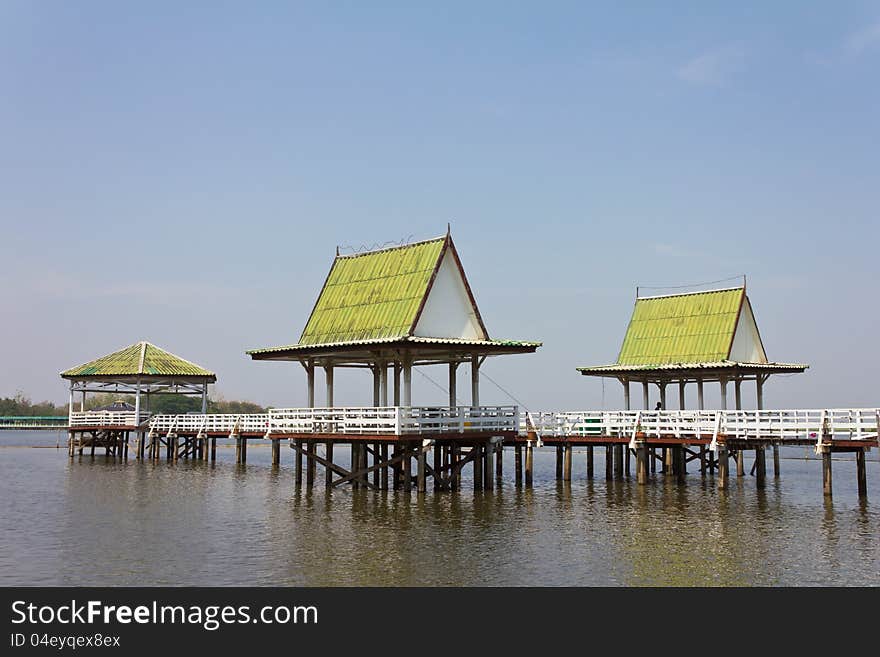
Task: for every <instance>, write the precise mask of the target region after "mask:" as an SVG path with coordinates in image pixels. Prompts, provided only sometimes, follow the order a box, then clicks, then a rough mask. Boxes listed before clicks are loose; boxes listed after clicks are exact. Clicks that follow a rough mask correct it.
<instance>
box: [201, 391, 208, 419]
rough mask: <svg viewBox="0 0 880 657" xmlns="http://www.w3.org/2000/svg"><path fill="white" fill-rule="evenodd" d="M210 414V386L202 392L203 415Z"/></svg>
mask: <svg viewBox="0 0 880 657" xmlns="http://www.w3.org/2000/svg"><path fill="white" fill-rule="evenodd" d="M207 412H208V384H207V383H205V387H204V388H203V390H202V415H204V414H205V413H207Z"/></svg>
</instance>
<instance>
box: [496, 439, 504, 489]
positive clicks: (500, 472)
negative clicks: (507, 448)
mask: <svg viewBox="0 0 880 657" xmlns="http://www.w3.org/2000/svg"><path fill="white" fill-rule="evenodd" d="M503 476H504V443H503V442H500V441H499V442H498V443H496V444H495V478H496V479H498V481H501V479H502V478H503Z"/></svg>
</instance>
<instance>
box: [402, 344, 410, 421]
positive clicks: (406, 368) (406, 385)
mask: <svg viewBox="0 0 880 657" xmlns="http://www.w3.org/2000/svg"><path fill="white" fill-rule="evenodd" d="M402 401H403V403H402V405H403V406H406V407H407V408H408V407H410V406H412V359H411V357H410V356H409V355H407V356H405V357H404V361H403V400H402Z"/></svg>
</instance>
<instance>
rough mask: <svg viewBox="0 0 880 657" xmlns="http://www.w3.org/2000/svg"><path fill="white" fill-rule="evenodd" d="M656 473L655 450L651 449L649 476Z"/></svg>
mask: <svg viewBox="0 0 880 657" xmlns="http://www.w3.org/2000/svg"><path fill="white" fill-rule="evenodd" d="M656 472H657V448H655V447H652V448H651V474H656Z"/></svg>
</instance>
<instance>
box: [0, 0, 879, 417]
mask: <svg viewBox="0 0 880 657" xmlns="http://www.w3.org/2000/svg"><path fill="white" fill-rule="evenodd" d="M412 4H419V5H421V6H419V7H413V6H411V5H412ZM428 4H429V3H380V2H364V3H356V2H349V3H315V4H307V3H293V2H278V3H271V2H260V3H241V2H239V3H232V2H230V3H219V2H210V3H209V2H205V3H200V2H185V3H181V2H157V1H151V2H142V3H139V4H135V3H118V2H110V1H108V2H90V1H86V0H84V1H81V2H75V3H73V2H34V1H32V0H23V1H17V0H4V1H3V2H0V222H2V223H0V227H2V232H0V235H2V238H0V284H2V290H3V298H2V308H3V310H2V315H0V317H2V321H0V359H2V371H0V396H6V395H11V394H13V393H14V392H15V391H16V390H18V389H20V390H23V391H24V392H25V393H27V394H29V395H30V396H31V397H32V398H33V399H35V400H41V399H46V398H48V399H51V400H53V401H57V402H61V401H64V400H66V397H67V395H66V386H65V385H64V383H63V382H62V381H61V380H60V378H59V377H58V372H59V371H60V370H62V369H64V368H67V367H70V366H73V365H76V364H78V363H81V362H84V361H87V360H90V359H92V358H94V357H97V356H99V355H103V354H105V353H108V352H110V351H113V350H115V349H117V348H120V347H123V346H126V345H128V344H131V343H133V342H135V341H137V340H141V339H146V340H150V341H152V342H154V343H156V344H158V345H160V346H163V347H165V348H167V349H169V350H170V351H172V352H175V353H177V354H179V355H181V356H184V357H186V358H189V359H190V360H194V361H195V362H197V363H199V364H202V365H204V366H206V367H208V368H210V369H213V370H214V371H216V372H217V373H218V376H219V382H218V386H217V391H218V392H219V393H221V394H222V395H223V396H225V397H227V398H247V399H251V400H254V401H258V402H262V403H265V404H272V405H276V406H277V405H302V404H304V402H305V384H304V378H305V377H304V375H303V372H302V370H301V368H299V366H298V365H294V364H288V363H254V362H251V361H250V359H249V358H248V357H247V356H245V354H244V351H245V349H248V348H253V347H261V346H269V345H277V344H288V343H292V342H295V341H296V340H297V339H298V337H299V333H300V332H301V330H302V327H303V325H304V324H305V321H306V319H307V317H308V314H309V312H310V310H311V307H312V305H313V303H314V300H315V298H316V296H317V294H318V291H319V289H320V286H321V284H322V282H323V280H324V277H325V275H326V271H327V269H328V267H329V265H330V263H331V261H332V258H333V254H334V250H335V247H336V245H337V244H340V245H349V246H352V247H359V246H361V245H372V244H381V243H384V242H387V241H400V240H402V239H406V238H410V239H413V240H417V239H424V238H429V237H433V236H436V235H440V234H442V233H444V232H445V230H446V224H447V222H451V224H452V232H453V236H454V238H455V241H456V244H457V246H458V249H459V252H460V254H461V257H462V260H463V264H464V266H465V270H466V272H467V274H468V277H469V279H470V283H471V285H472V287H473V289H474V293H475V296H476V298H477V302H478V303H479V305H480V310H481V312H482V315H483V318H484V319H485V322H486V325H487V327H488V329H489V332H490V334H491V335H492V336H493V337H509V338H522V339H537V340H543V341H544V343H545V346H544V347H543V348H542V349H540V350H539V351H538V353H537V354H535V355H526V356H513V357H509V358H498V359H492V360H490V361H488V362H487V363H486V366H485V371H486V372H487V373H488V374H489V375H490V376H491V377H492V378H493V379H495V380H496V381H498V382H500V383H501V384H502V385H503V386H504V387H505V388H506V389H508V390H509V391H510V392H511V393H513V394H514V395H515V396H516V397H517V398H518V399H520V400H521V401H522V402H523V403H524V404H525V405H526V406H528V407H529V408H533V409H538V408H546V409H551V408H569V409H574V408H599V407H601V406H602V405H603V403H604V404H605V406H606V407H619V405H620V403H621V394H620V386H619V385H618V384H614V385H612V384H611V383H608V384H606V386H607V387H606V389H605V391H604V400H603V386H602V383H601V381H600V380H594V379H586V378H584V377H581V376H580V375H578V374H577V373H576V372H575V370H574V367H575V366H576V365H588V364H604V363H609V362H613V361H614V360H615V359H616V356H617V352H618V349H619V347H620V343H621V341H622V339H623V334H624V331H625V328H626V324H627V321H628V319H629V314H630V312H631V309H632V304H633V297H634V293H635V286H636V285H652V284H656V285H678V284H684V283H699V282H702V281H712V280H716V279H721V278H724V277H727V276H733V275H737V274H747V275H748V284H749V296H750V298H751V300H752V304H753V307H754V309H755V313H756V316H757V320H758V325H759V327H760V329H761V333H762V336H763V339H764V344H765V347H766V349H767V352H768V356H769V357H770V359H771V360H777V361H789V362H792V361H795V362H808V363H810V364H811V369H810V370H808V372H807V373H806V374H804V375H798V376H793V377H789V378H782V377H779V378H774V379H773V380H772V382H771V383H770V384H768V387H767V390H766V393H765V397H766V401H765V403H766V405H768V406H777V407H816V406H826V407H831V406H838V407H839V406H877V405H880V395H878V387H877V371H878V366H880V357H878V349H877V339H876V338H877V334H878V329H877V327H878V325H880V295H878V274H880V216H878V215H880V213H878V206H880V154H878V146H880V3H878V2H876V1H875V2H833V3H831V2H827V3H805V2H772V3H767V2H735V3H732V2H724V3H721V2H719V3H704V2H693V3H675V2H667V3H617V2H615V3H605V5H604V6H599V5H598V3H583V2H534V3H510V2H492V3H489V2H478V3H474V2H462V3H454V2H448V1H447V2H442V3H440V2H436V3H433V7H431V6H428ZM426 373H427V374H428V375H429V376H431V377H433V378H434V379H436V380H437V381H439V382H443V380H444V378H445V373H444V372H443V371H441V370H434V371H431V369H430V368H429V369H428V370H427V371H426ZM466 376H467V374H466V373H465V372H463V373H462V377H463V379H462V381H463V382H464V381H465V380H466V378H465V377H466ZM414 383H415V386H416V387H415V391H414V403H442V402H443V400H444V395H443V393H442V392H440V390H437V389H436V388H434V387H433V385H432V384H431V383H430V382H429V381H428V380H427V379H424V378H423V377H421V376H419V375H416V376H415V378H414ZM338 385H339V392H338V393H337V403H348V404H358V403H369V402H370V401H371V396H372V393H371V383H370V382H369V380H368V376H367V375H366V374H364V373H350V374H347V375H345V376H341V377H339V378H338ZM462 385H464V383H462ZM747 394H748V395H749V401H751V395H752V393H751V390H750V389H749V390H748V392H747ZM482 397H483V401H484V402H486V403H488V402H498V403H504V402H508V403H509V399H508V398H507V397H506V396H505V395H504V394H502V393H501V392H500V391H498V390H497V389H495V388H494V386H492V384H491V383H488V382H487V383H485V384H484V387H483V393H482ZM673 399H674V397H673ZM714 399H717V394H716V393H715V392H714V391H713V395H710V397H709V402H710V403H713V400H714ZM319 401H320V400H319Z"/></svg>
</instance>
